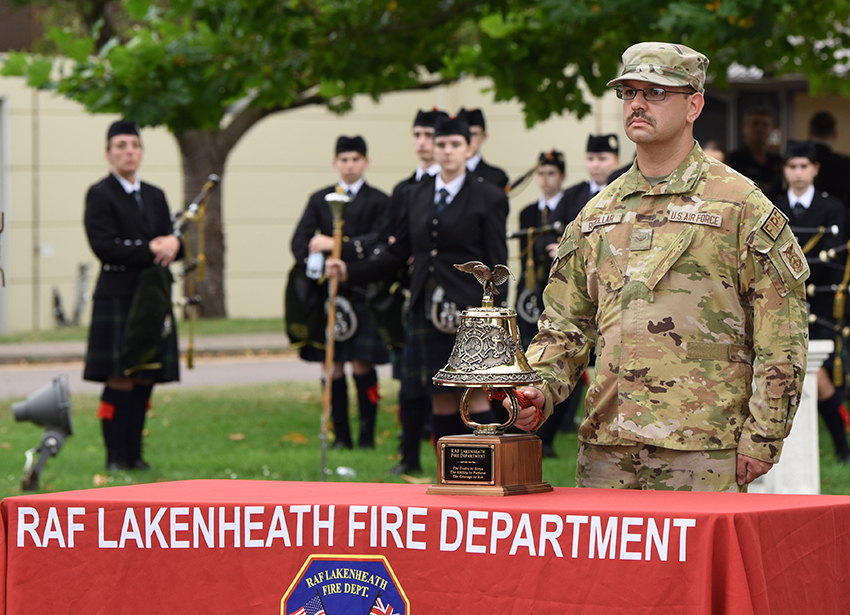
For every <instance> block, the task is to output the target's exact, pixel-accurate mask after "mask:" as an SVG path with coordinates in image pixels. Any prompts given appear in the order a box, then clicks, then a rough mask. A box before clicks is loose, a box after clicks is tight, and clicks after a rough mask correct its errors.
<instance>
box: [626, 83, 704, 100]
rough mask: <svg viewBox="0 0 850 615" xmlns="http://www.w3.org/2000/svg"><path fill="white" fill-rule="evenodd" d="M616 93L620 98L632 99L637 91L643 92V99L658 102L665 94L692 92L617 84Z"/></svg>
mask: <svg viewBox="0 0 850 615" xmlns="http://www.w3.org/2000/svg"><path fill="white" fill-rule="evenodd" d="M614 92H616V93H617V98H619V99H620V100H632V99H633V98H634V97H635V96H637V93H638V92H643V99H644V100H645V101H647V102H659V101H662V100H664V99H665V98H667V94H681V95H682V96H690V95H691V94H693V92H674V91H671V90H665V89H664V88H644V89H643V90H641V89H639V88H628V87H623V86H621V85H618V86H617V87H615V88H614Z"/></svg>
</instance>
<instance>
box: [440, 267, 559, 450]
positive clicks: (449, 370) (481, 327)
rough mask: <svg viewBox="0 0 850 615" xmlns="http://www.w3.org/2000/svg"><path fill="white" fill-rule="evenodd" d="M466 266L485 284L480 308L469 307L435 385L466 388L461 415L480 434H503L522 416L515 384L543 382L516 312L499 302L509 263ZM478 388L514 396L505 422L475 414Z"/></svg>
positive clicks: (518, 385) (462, 269)
mask: <svg viewBox="0 0 850 615" xmlns="http://www.w3.org/2000/svg"><path fill="white" fill-rule="evenodd" d="M455 267H457V268H458V269H460V270H461V271H468V272H469V273H473V274H474V275H475V277H476V278H477V279H478V280H479V281H480V282H481V283H482V284H483V286H484V297H483V299H482V301H481V307H480V308H470V309H468V310H464V311H463V313H462V314H461V317H460V326H459V327H458V330H457V333H456V334H455V343H454V348H453V349H452V354H451V356H450V357H449V362H448V363H447V364H446V366H445V367H444V368H443V369H441V370H440V371H438V372H437V374H436V375H435V376H434V378H433V382H434V384H438V385H443V386H451V387H465V388H466V391H464V394H463V398H462V401H461V417H462V418H463V421H464V423H466V424H467V425H468V426H469V427H471V428H473V429H474V430H475V433H476V434H497V433H502V432H504V431H505V430H506V429H508V428H509V427H511V426H512V425H513V424H514V422H515V421H516V416H517V414H518V413H519V406H518V403H517V400H516V396H515V395H514V392H513V389H514V388H516V387H522V386H529V385H533V384H540V383H542V382H543V378H541V376H540V374H538V373H537V372H536V371H534V370H533V369H532V368H531V367H530V366H529V364H528V360H527V359H526V358H525V353H524V352H523V350H522V342H521V341H520V336H519V330H518V328H517V324H516V312H515V311H514V310H511V309H508V308H497V307H494V306H493V294H498V291H497V290H496V288H495V287H496V286H497V285H498V284H501V283H502V282H504V281H505V280H506V279H507V277H508V276H510V277H513V276H512V275H511V272H510V270H508V268H507V267H505V266H504V265H497V266H496V269H495V271H494V272H491V271H490V269H489V268H488V267H487V266H486V265H484V264H483V263H479V262H477V261H472V262H471V263H466V264H464V265H455ZM473 388H483V389H497V388H503V389H505V392H506V394H507V395H508V396H509V397H510V399H511V412H510V416H509V419H508V421H506V422H505V423H490V424H480V423H476V422H474V421H472V420H471V419H470V417H469V395H470V393H471V392H472V389H473Z"/></svg>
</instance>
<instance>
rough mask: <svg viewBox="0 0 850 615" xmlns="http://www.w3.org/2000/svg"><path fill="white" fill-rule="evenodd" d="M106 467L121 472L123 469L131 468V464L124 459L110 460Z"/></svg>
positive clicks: (111, 470)
mask: <svg viewBox="0 0 850 615" xmlns="http://www.w3.org/2000/svg"><path fill="white" fill-rule="evenodd" d="M106 469H107V470H108V471H110V472H120V471H121V470H129V469H130V466H128V465H127V464H126V463H124V462H123V461H110V462H109V463H107V464H106Z"/></svg>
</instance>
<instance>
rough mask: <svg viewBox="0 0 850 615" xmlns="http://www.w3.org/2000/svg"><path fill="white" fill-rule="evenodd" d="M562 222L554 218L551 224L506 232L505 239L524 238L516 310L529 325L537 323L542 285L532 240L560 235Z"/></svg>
mask: <svg viewBox="0 0 850 615" xmlns="http://www.w3.org/2000/svg"><path fill="white" fill-rule="evenodd" d="M564 228H566V227H565V225H564V223H563V222H561V221H559V220H556V221H555V222H552V223H551V224H544V225H542V226H535V227H528V228H523V229H519V230H518V231H513V232H510V233H507V235H506V238H507V239H525V240H526V245H525V248H522V249H521V250H520V255H519V258H520V260H521V261H524V268H525V274H524V276H523V278H524V280H525V283H524V284H523V287H522V288H518V289H517V301H516V311H517V315H518V316H519V317H520V319H521V320H522V321H523V322H525V323H528V324H529V325H535V326H536V324H537V320H538V319H539V318H540V312H541V311H542V308H543V305H542V297H541V293H542V290H543V289H542V287H541V285H540V284H539V283H538V277H539V276H538V273H537V265H538V264H537V262H536V261H535V259H534V242H535V240H536V239H537V238H538V237H541V236H543V235H553V234H554V235H561V234H562V233H563V232H564Z"/></svg>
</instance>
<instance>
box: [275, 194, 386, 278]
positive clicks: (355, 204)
mask: <svg viewBox="0 0 850 615" xmlns="http://www.w3.org/2000/svg"><path fill="white" fill-rule="evenodd" d="M335 190H336V184H334V185H333V186H328V187H327V188H323V189H322V190H319V191H318V192H314V193H313V194H312V195H311V196H310V199H309V201H307V208H306V209H305V210H304V214H303V215H302V216H301V220H300V221H299V222H298V226H297V227H295V232H294V233H293V234H292V244H291V245H292V254H293V255H294V256H295V259H296V261H297V262H299V263H302V264H305V263H306V262H307V256H308V255H309V253H308V247H309V244H310V239H311V238H312V237H313V235H315V234H316V231H319V232H320V233H321V234H322V235H328V236H330V237H333V234H334V226H333V213H332V212H331V207H330V205H329V204H328V203H327V202H326V201H325V195H327V194H330V193H332V192H334V191H335ZM388 206H389V197H388V196H387V195H386V194H384V193H383V192H381V191H380V190H378V189H377V188H373V187H372V186H370V185H369V184H366V183H364V184H363V186H361V188H360V190H359V191H358V192H357V196H355V197H354V200H353V201H352V202H351V203H347V204H346V205H345V209H344V210H343V216H342V217H343V222H344V223H343V227H342V234H343V237H342V260H344V261H346V262H349V261H354V260H359V259H363V258H366V257H367V256H368V255H369V254H370V253H371V252H372V249H373V248H374V247H375V245H376V244H377V242H378V239H379V237H380V229H381V226H382V225H384V224H386V218H387V216H388V215H389V213H390V212H389V207H388Z"/></svg>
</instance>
